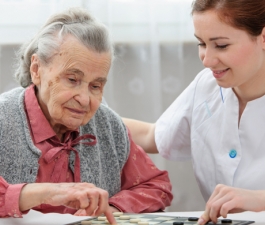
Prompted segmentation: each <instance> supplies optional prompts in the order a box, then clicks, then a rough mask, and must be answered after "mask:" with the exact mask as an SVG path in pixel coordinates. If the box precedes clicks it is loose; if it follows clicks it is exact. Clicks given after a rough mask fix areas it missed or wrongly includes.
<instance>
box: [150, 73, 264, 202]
mask: <svg viewBox="0 0 265 225" xmlns="http://www.w3.org/2000/svg"><path fill="white" fill-rule="evenodd" d="M238 112H239V103H238V99H237V97H236V95H235V93H234V92H233V90H232V89H231V88H220V86H218V85H217V83H216V80H215V78H214V77H213V75H212V72H211V71H210V70H209V69H204V70H203V71H201V72H200V73H199V74H198V75H197V77H196V78H195V79H194V81H193V82H192V83H191V84H190V85H189V86H188V87H187V88H186V89H185V90H184V92H183V93H182V94H181V95H180V96H179V97H178V98H177V99H176V100H175V101H174V102H173V103H172V105H171V106H170V107H169V108H168V109H167V110H166V111H165V112H164V113H163V115H162V116H161V117H160V118H159V119H158V121H157V122H156V130H155V140H156V144H157V147H158V150H159V152H160V154H161V155H162V156H163V157H165V158H167V159H169V160H188V159H191V160H192V162H193V169H194V173H195V176H196V179H197V182H198V184H199V187H200V190H201V192H202V195H203V197H204V199H205V200H207V199H208V198H209V197H210V195H211V194H212V192H213V190H214V188H215V186H216V185H217V184H226V185H229V186H234V187H240V188H245V189H252V190H261V189H265V96H263V97H261V98H258V99H255V100H253V101H251V102H249V103H248V104H247V106H246V108H245V110H244V112H243V114H242V116H241V119H240V124H238Z"/></svg>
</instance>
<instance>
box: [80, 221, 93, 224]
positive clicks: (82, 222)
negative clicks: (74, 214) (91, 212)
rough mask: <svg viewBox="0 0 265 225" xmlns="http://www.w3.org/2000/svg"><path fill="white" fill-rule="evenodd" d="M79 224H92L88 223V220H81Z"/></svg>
mask: <svg viewBox="0 0 265 225" xmlns="http://www.w3.org/2000/svg"><path fill="white" fill-rule="evenodd" d="M81 224H82V225H86V224H92V222H91V221H89V220H83V221H81Z"/></svg>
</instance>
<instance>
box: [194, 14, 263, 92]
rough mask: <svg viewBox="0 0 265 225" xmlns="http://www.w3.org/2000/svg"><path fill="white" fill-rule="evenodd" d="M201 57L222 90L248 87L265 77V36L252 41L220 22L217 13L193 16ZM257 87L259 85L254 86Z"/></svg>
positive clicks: (251, 38)
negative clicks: (224, 88)
mask: <svg viewBox="0 0 265 225" xmlns="http://www.w3.org/2000/svg"><path fill="white" fill-rule="evenodd" d="M193 23H194V30H195V36H196V38H197V39H198V41H199V57H200V59H201V60H202V62H203V65H204V66H205V67H208V68H210V69H211V70H212V71H213V76H214V77H215V78H216V80H217V83H218V84H219V85H220V86H222V87H239V86H241V85H248V84H250V83H252V82H253V81H254V80H255V79H259V77H260V76H264V69H265V68H264V61H265V55H264V48H265V46H264V42H265V41H264V36H263V35H260V36H258V37H255V38H254V37H250V35H249V34H248V33H247V32H245V31H244V30H239V29H236V28H234V27H232V26H230V25H228V24H226V23H224V22H222V21H220V19H219V17H218V16H217V13H216V12H215V11H211V10H209V11H206V12H204V13H198V12H195V13H194V14H193ZM254 83H255V82H254Z"/></svg>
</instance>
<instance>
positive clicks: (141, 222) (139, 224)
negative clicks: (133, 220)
mask: <svg viewBox="0 0 265 225" xmlns="http://www.w3.org/2000/svg"><path fill="white" fill-rule="evenodd" d="M138 225H149V222H147V221H140V222H138Z"/></svg>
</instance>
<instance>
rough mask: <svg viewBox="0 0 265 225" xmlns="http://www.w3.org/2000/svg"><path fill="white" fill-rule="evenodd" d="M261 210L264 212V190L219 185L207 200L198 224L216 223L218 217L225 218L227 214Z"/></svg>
mask: <svg viewBox="0 0 265 225" xmlns="http://www.w3.org/2000/svg"><path fill="white" fill-rule="evenodd" d="M263 210H265V191H264V190H246V189H240V188H234V187H230V186H226V185H223V184H219V185H217V186H216V188H215V190H214V192H213V194H212V195H211V197H210V199H209V200H208V202H207V204H206V208H205V211H204V213H203V215H202V216H201V218H200V220H199V222H198V224H200V225H203V224H205V223H207V222H208V221H209V220H211V221H213V222H214V223H217V218H218V217H219V216H222V217H224V218H226V217H227V214H228V213H238V212H242V211H254V212H259V211H263Z"/></svg>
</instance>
